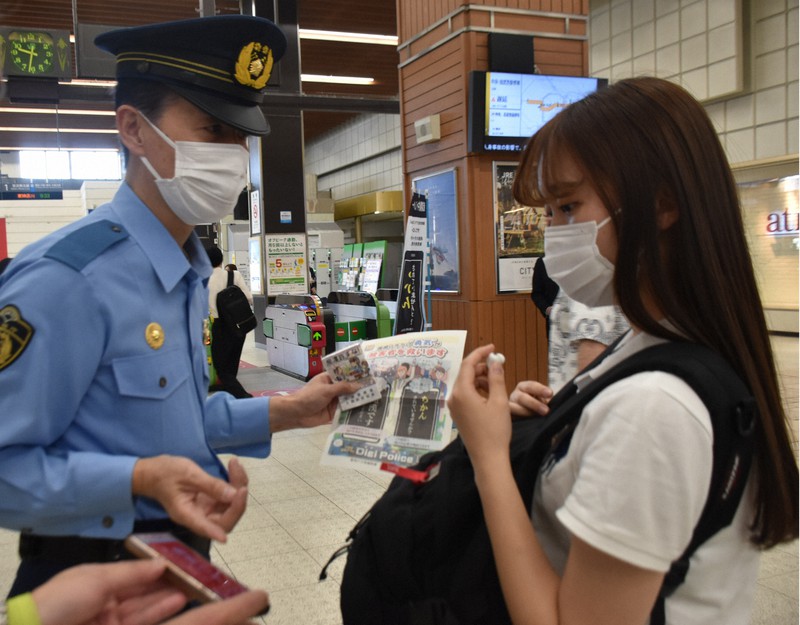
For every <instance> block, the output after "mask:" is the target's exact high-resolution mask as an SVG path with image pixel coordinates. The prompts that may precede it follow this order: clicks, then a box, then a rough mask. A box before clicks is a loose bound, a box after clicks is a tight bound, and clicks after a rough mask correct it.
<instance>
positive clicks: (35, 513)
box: [0, 16, 355, 596]
mask: <svg viewBox="0 0 800 625" xmlns="http://www.w3.org/2000/svg"><path fill="white" fill-rule="evenodd" d="M96 44H97V45H98V47H100V48H101V49H104V50H107V51H109V52H111V53H113V54H114V55H116V60H117V78H118V87H117V92H116V107H117V110H116V119H117V129H118V131H119V136H120V141H121V143H122V145H123V147H124V151H125V153H126V157H127V172H126V177H125V181H124V182H123V184H122V185H121V187H120V189H119V191H118V192H117V194H116V195H115V196H114V198H113V200H112V201H111V202H110V203H109V204H106V205H104V206H101V207H100V208H98V209H97V210H95V211H93V212H92V214H91V215H89V216H88V217H86V218H84V219H81V220H79V221H78V222H76V223H74V224H71V225H69V226H67V227H66V228H64V229H62V230H60V231H58V232H56V233H54V234H52V235H50V236H47V237H45V238H43V239H42V240H40V241H38V242H36V243H34V244H32V245H30V246H28V247H27V248H26V249H24V250H23V251H22V252H20V254H19V255H18V256H17V257H16V258H15V259H14V260H13V261H12V263H11V264H10V266H9V267H8V269H7V270H6V271H5V272H4V273H3V275H2V276H0V415H2V419H1V420H0V476H2V477H1V478H0V525H2V526H5V527H8V528H14V529H18V530H20V531H21V536H20V555H21V558H22V563H21V565H20V568H19V570H18V572H17V578H16V580H15V582H14V585H13V587H12V590H11V592H10V596H13V595H15V594H19V593H22V592H25V591H28V590H31V589H32V588H34V587H35V586H37V585H39V584H41V583H42V582H44V581H46V580H47V579H48V578H50V577H51V576H53V575H54V574H55V573H57V572H58V571H60V570H62V569H64V568H67V567H69V566H71V565H74V564H78V563H81V562H99V561H107V560H114V559H118V558H120V557H124V550H123V549H122V546H121V539H123V538H124V537H125V536H126V535H127V534H129V533H130V532H132V531H152V530H156V531H162V530H170V531H174V532H175V533H177V534H178V535H179V536H180V537H181V538H183V539H184V540H185V541H187V542H189V543H190V544H192V545H193V546H195V547H196V548H199V549H200V550H203V551H205V552H206V553H207V552H208V545H209V543H208V539H215V540H225V538H226V534H227V532H228V531H230V530H231V529H232V528H233V526H234V525H235V524H236V522H237V521H238V519H239V518H240V517H241V515H242V514H243V513H244V509H245V503H246V497H247V491H246V484H247V476H246V474H245V472H244V470H243V469H242V467H241V465H240V464H239V463H238V462H237V461H235V460H233V461H231V464H230V465H229V467H228V471H226V470H225V468H224V467H223V466H222V464H221V463H220V461H219V459H218V458H217V453H221V452H224V453H233V454H240V455H247V456H254V457H265V456H267V455H268V454H269V453H270V447H271V435H272V434H273V433H275V432H277V431H280V430H283V429H287V428H292V427H310V426H315V425H319V424H322V423H326V422H329V421H330V419H331V416H332V414H333V410H334V408H335V406H336V398H337V397H338V395H340V394H342V393H343V392H353V391H354V390H355V388H354V387H353V385H351V384H344V383H339V384H334V383H333V382H332V381H331V379H330V378H329V377H327V375H321V376H318V377H316V378H314V379H313V380H312V381H311V382H310V383H309V384H307V385H306V386H305V387H304V388H303V389H301V390H300V391H299V392H297V393H296V394H294V395H291V396H287V397H276V398H272V399H268V398H263V397H262V398H252V399H239V400H236V399H234V398H233V397H232V396H230V395H228V394H227V393H217V394H215V395H213V396H212V397H208V395H207V389H208V370H207V363H206V356H205V348H204V345H203V340H202V330H203V319H204V318H205V317H206V313H207V309H208V293H207V289H206V283H207V280H208V277H209V275H210V274H211V266H210V264H209V261H208V256H207V255H206V252H205V250H204V249H203V247H202V246H201V244H200V241H199V239H198V238H197V236H196V235H195V234H194V232H193V229H194V226H195V225H197V224H200V223H208V222H213V221H217V220H219V219H220V218H221V217H223V216H224V215H227V214H229V213H230V212H231V211H232V209H233V207H234V204H235V203H236V199H237V198H238V196H239V193H240V191H241V189H242V188H243V187H244V186H245V176H246V170H247V163H248V158H249V155H248V151H247V148H246V137H247V135H264V134H266V133H267V132H268V130H269V126H268V125H267V122H266V120H265V119H264V116H263V114H262V113H261V110H260V109H259V106H258V105H259V103H260V102H261V101H262V99H263V91H264V86H265V85H266V83H267V80H268V79H269V76H270V72H271V70H272V67H273V64H274V63H275V62H276V61H277V60H278V59H279V58H280V57H281V55H282V54H283V52H284V50H285V47H286V40H285V37H284V35H283V33H282V32H281V30H280V29H279V28H278V27H277V26H275V25H274V24H273V23H272V22H270V21H268V20H265V19H261V18H255V17H246V16H220V17H207V18H199V19H194V20H185V21H180V22H172V23H163V24H155V25H150V26H143V27H137V28H130V29H121V30H116V31H112V32H108V33H105V34H103V35H100V36H99V37H98V38H97V40H96Z"/></svg>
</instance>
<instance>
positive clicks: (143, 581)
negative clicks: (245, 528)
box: [33, 560, 269, 625]
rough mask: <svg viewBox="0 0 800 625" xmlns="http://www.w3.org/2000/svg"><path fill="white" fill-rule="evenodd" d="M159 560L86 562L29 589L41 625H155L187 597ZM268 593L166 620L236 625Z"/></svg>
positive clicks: (261, 604)
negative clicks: (171, 581) (172, 583)
mask: <svg viewBox="0 0 800 625" xmlns="http://www.w3.org/2000/svg"><path fill="white" fill-rule="evenodd" d="M165 567H166V564H165V562H164V561H163V560H141V561H138V560H137V561H131V562H115V563H111V564H84V565H81V566H77V567H73V568H70V569H67V570H66V571H63V572H62V573H59V574H58V575H56V576H55V577H53V578H52V579H51V580H50V581H49V582H47V583H45V584H43V585H42V586H39V587H38V588H37V589H36V590H34V591H33V600H34V602H35V603H36V608H37V610H38V612H39V618H40V620H41V622H42V625H110V624H112V623H113V624H115V625H155V623H164V619H165V618H167V617H169V616H171V615H173V614H175V613H176V612H178V611H179V610H180V609H182V608H183V606H184V605H185V604H186V597H185V596H184V595H183V593H181V592H180V591H179V590H177V589H175V588H173V587H172V586H170V585H169V584H168V583H167V582H166V581H165V580H164V577H163V574H164V570H165ZM268 601H269V598H268V597H267V593H265V592H264V591H261V590H251V591H248V592H246V593H243V594H240V595H237V596H235V597H232V598H230V599H226V600H224V601H219V602H215V603H212V604H210V605H207V606H203V607H201V608H197V609H195V610H191V611H189V612H187V613H185V614H182V615H180V616H178V617H176V618H175V619H173V620H170V621H168V622H166V623H164V625H190V624H192V623H203V624H204V625H236V624H238V623H244V622H245V621H247V619H248V618H250V617H253V616H256V615H257V614H258V613H259V612H260V611H261V610H262V609H263V608H264V607H265V606H266V605H267V603H268Z"/></svg>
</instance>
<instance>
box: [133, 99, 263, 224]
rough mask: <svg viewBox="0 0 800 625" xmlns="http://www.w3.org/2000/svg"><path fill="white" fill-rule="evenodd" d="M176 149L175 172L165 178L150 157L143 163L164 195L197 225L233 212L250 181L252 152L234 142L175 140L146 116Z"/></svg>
mask: <svg viewBox="0 0 800 625" xmlns="http://www.w3.org/2000/svg"><path fill="white" fill-rule="evenodd" d="M139 114H140V115H141V116H142V118H143V119H144V120H145V121H146V122H147V123H148V124H150V126H151V127H152V128H153V130H155V131H156V133H157V134H158V136H159V137H161V138H162V139H163V140H164V141H165V142H166V143H167V145H169V146H171V147H172V149H173V150H175V176H174V177H173V178H162V177H161V176H159V175H158V173H157V172H156V170H155V168H154V167H153V165H152V164H151V163H150V161H149V160H148V159H146V158H145V157H142V163H144V166H145V167H147V169H148V171H149V172H150V173H151V174H153V178H155V181H156V186H157V187H158V191H159V192H160V193H161V197H163V198H164V201H165V202H166V203H167V205H168V206H169V207H170V208H171V209H172V212H173V213H175V215H176V216H177V217H178V219H180V220H181V221H182V222H184V223H185V224H188V225H190V226H197V225H199V224H208V223H212V222H215V221H219V220H220V219H222V218H223V217H225V216H226V215H230V214H231V212H232V211H233V207H234V206H235V205H236V200H238V199H239V194H240V193H241V192H242V189H244V187H245V184H246V182H247V163H248V162H249V159H250V154H249V152H248V151H247V150H246V149H245V148H243V147H242V146H241V145H236V144H232V143H202V142H198V141H173V140H172V139H170V138H169V137H168V136H167V135H165V134H164V133H163V132H162V131H161V129H160V128H158V127H157V126H156V125H155V124H154V123H153V122H151V121H150V120H149V119H147V117H145V116H144V115H143V114H142V113H141V112H140V113H139Z"/></svg>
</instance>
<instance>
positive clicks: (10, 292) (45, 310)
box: [0, 260, 135, 531]
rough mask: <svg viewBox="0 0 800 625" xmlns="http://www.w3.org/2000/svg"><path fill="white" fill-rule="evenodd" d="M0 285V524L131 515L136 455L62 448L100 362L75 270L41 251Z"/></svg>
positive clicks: (66, 523) (84, 289) (87, 294)
mask: <svg viewBox="0 0 800 625" xmlns="http://www.w3.org/2000/svg"><path fill="white" fill-rule="evenodd" d="M5 277H6V280H5V281H4V284H3V287H2V289H1V290H0V311H2V313H0V314H2V321H0V323H1V324H2V325H0V333H2V334H3V339H2V341H0V344H1V345H2V347H1V348H0V350H2V351H1V353H2V356H1V357H0V414H2V415H3V418H2V420H0V475H2V476H3V479H2V480H0V525H3V526H6V527H13V528H22V527H29V528H32V529H33V530H34V531H36V529H37V527H41V526H47V525H48V524H49V523H53V524H55V523H58V524H59V526H60V527H66V528H68V529H69V528H70V524H71V523H72V522H73V521H75V520H77V519H79V518H81V519H86V518H87V517H88V518H91V517H92V516H93V515H97V520H98V524H99V523H100V520H101V519H102V518H103V517H104V516H105V515H107V514H109V513H113V514H115V516H116V518H117V519H118V520H119V519H125V520H128V519H127V517H128V515H130V521H131V523H132V514H133V504H132V502H131V496H130V490H129V483H130V474H131V471H132V469H133V463H134V462H135V458H128V457H113V456H108V455H106V454H103V453H95V452H81V453H68V452H65V451H61V450H59V448H58V447H59V439H60V438H61V436H62V435H63V434H64V432H65V431H66V430H67V429H68V428H69V426H70V424H71V423H72V421H73V419H74V418H75V414H76V412H77V410H78V407H79V405H80V404H81V402H83V401H86V397H85V395H86V392H87V389H88V388H89V386H90V384H91V381H92V378H93V376H94V374H95V371H96V370H97V367H98V365H99V363H100V359H101V354H102V351H103V344H104V340H105V332H106V330H105V329H106V328H107V324H106V322H105V321H104V319H103V314H102V306H100V305H99V304H98V302H97V301H96V298H95V294H94V293H93V292H92V289H91V285H90V284H89V283H88V282H87V280H86V278H85V277H84V276H83V275H81V274H80V273H79V272H76V271H75V270H73V269H71V268H69V267H67V266H65V265H63V264H61V263H58V262H53V261H48V260H39V261H36V262H35V263H34V264H33V265H32V266H31V267H30V268H29V269H28V270H27V271H25V272H23V273H16V274H15V275H12V276H5Z"/></svg>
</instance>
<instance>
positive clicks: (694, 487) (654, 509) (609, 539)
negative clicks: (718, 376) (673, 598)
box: [556, 372, 713, 571]
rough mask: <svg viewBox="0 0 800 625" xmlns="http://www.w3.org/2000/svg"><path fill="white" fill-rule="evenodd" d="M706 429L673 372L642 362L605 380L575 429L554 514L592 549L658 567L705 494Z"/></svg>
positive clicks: (687, 529) (672, 552)
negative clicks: (565, 487)
mask: <svg viewBox="0 0 800 625" xmlns="http://www.w3.org/2000/svg"><path fill="white" fill-rule="evenodd" d="M712 439H713V432H712V429H711V421H710V417H709V414H708V410H707V409H706V407H705V406H704V405H703V403H702V401H701V400H700V398H699V397H698V396H697V395H696V394H695V393H694V391H693V390H692V389H691V388H690V387H689V386H688V385H687V384H686V383H685V382H684V381H683V380H681V379H680V378H678V377H676V376H673V375H670V374H666V373H663V372H647V373H640V374H637V375H634V376H631V377H629V378H626V379H625V380H622V381H620V382H617V383H616V384H613V385H611V386H610V387H609V388H608V389H607V390H605V391H603V392H602V393H601V394H600V395H598V396H597V398H596V399H595V400H594V401H592V402H591V403H590V404H589V405H588V406H587V407H586V409H585V411H584V415H583V416H582V417H581V421H580V423H579V425H578V427H577V428H576V430H575V434H574V436H573V440H572V443H571V445H570V449H569V453H568V457H570V458H573V462H574V465H573V467H574V470H575V471H576V472H577V474H576V476H575V481H574V484H573V487H572V489H571V491H570V492H569V495H568V496H567V498H566V500H565V503H564V505H563V506H562V507H561V508H560V509H559V510H558V511H557V513H556V514H557V517H558V519H559V521H561V523H563V524H564V526H566V527H567V529H568V530H569V531H570V532H571V533H572V534H573V535H575V536H578V537H579V538H581V540H583V541H584V542H586V543H588V544H590V545H592V546H593V547H595V548H596V549H599V550H601V551H603V552H605V553H608V554H609V555H612V556H614V557H616V558H619V559H620V560H623V561H625V562H628V563H630V564H633V565H635V566H639V567H642V568H645V569H650V570H655V571H667V570H668V569H669V567H670V564H671V562H672V561H673V560H675V559H676V558H678V557H679V556H680V554H681V553H682V552H683V550H684V548H685V547H686V545H687V544H688V542H689V540H690V538H691V535H692V532H693V529H694V526H695V525H696V523H697V520H698V519H699V517H700V513H701V511H702V508H703V505H704V504H705V499H706V496H707V493H708V487H709V484H710V480H711V466H712V442H713V441H712Z"/></svg>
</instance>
